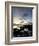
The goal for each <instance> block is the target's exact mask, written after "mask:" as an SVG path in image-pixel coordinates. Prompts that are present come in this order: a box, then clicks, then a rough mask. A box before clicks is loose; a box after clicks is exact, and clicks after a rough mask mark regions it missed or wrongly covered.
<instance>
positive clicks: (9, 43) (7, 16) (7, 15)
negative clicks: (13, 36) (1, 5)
mask: <svg viewBox="0 0 39 46" xmlns="http://www.w3.org/2000/svg"><path fill="white" fill-rule="evenodd" d="M13 3H15V4H22V5H23V4H24V5H26V4H27V5H36V6H37V8H36V12H37V13H36V15H37V16H36V17H37V19H36V26H37V28H36V32H37V33H36V40H35V41H28V42H27V41H20V42H17V43H11V42H10V41H9V40H10V38H9V5H10V4H13ZM6 23H7V30H6ZM6 31H7V32H6ZM25 43H27V44H28V43H38V4H37V3H25V2H12V1H6V2H5V44H8V45H12V44H25Z"/></svg>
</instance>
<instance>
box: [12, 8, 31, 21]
mask: <svg viewBox="0 0 39 46" xmlns="http://www.w3.org/2000/svg"><path fill="white" fill-rule="evenodd" d="M12 15H13V17H15V21H17V20H16V19H20V20H26V21H32V8H29V7H25V8H24V7H12Z"/></svg>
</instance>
